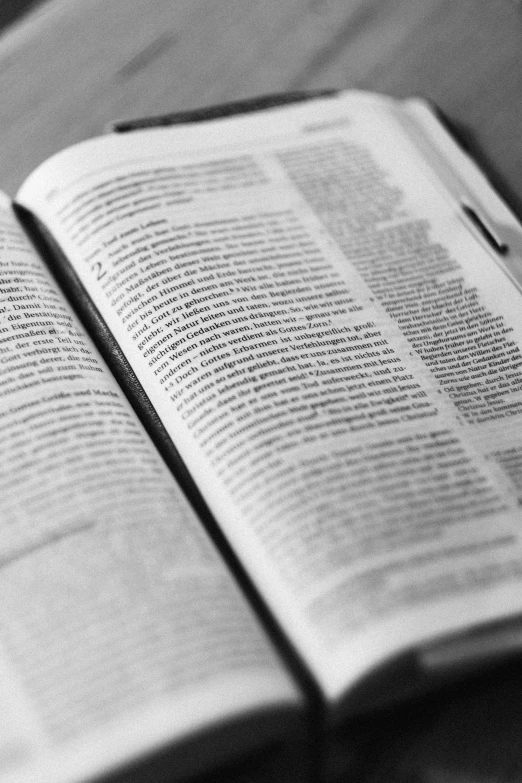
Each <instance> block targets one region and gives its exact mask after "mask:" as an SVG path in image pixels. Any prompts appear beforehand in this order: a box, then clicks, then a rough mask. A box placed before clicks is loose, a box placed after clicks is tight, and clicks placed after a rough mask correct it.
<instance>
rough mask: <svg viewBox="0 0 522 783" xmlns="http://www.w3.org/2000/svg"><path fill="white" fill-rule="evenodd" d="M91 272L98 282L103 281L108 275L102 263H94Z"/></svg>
mask: <svg viewBox="0 0 522 783" xmlns="http://www.w3.org/2000/svg"><path fill="white" fill-rule="evenodd" d="M91 272H92V273H93V274H94V276H95V277H96V280H103V278H104V277H105V275H106V274H107V270H106V269H104V268H103V266H102V262H101V261H94V263H92V264H91Z"/></svg>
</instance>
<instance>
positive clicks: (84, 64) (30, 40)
mask: <svg viewBox="0 0 522 783" xmlns="http://www.w3.org/2000/svg"><path fill="white" fill-rule="evenodd" d="M331 86H333V87H355V86H357V87H364V88H369V89H373V90H378V91H382V92H388V93H391V94H393V95H397V96H406V95H411V94H422V95H425V96H427V97H429V98H431V99H433V100H434V101H436V102H437V103H438V104H439V106H440V107H441V108H442V109H443V110H444V111H445V112H446V113H447V114H448V115H449V116H450V117H452V118H453V119H454V120H455V121H457V122H458V123H460V124H462V125H464V126H467V127H468V128H469V129H470V130H471V131H472V132H473V136H474V138H475V143H476V145H477V147H478V149H481V150H482V151H483V152H485V153H487V157H488V159H489V161H490V162H491V164H492V165H493V167H494V169H495V170H496V171H497V173H498V176H499V179H500V180H501V181H502V182H503V184H504V186H505V187H507V189H508V190H509V191H510V192H511V194H512V201H513V203H515V205H517V206H518V207H520V205H522V8H520V9H519V8H518V7H517V5H516V4H515V3H514V2H510V0H413V1H410V0H382V1H381V2H379V1H378V0H308V2H305V1H304V0H261V1H259V0H258V2H250V1H249V0H214V2H213V1H212V0H175V1H174V0H146V2H143V0H81V1H80V0H54V2H52V3H48V4H47V5H44V6H43V7H42V8H40V9H38V10H37V11H36V12H34V13H33V14H32V15H30V16H29V17H28V18H26V20H24V21H23V22H22V23H21V24H20V25H18V26H17V27H15V28H12V29H11V30H10V31H9V32H8V33H7V34H6V35H5V36H4V37H3V39H1V40H0V95H1V96H2V100H1V103H0V134H1V136H0V138H1V144H0V183H1V184H2V185H3V187H4V188H5V189H6V190H7V192H8V193H10V194H11V195H13V194H14V193H15V192H16V189H17V188H18V186H19V185H20V183H21V182H22V180H23V178H24V176H25V175H27V174H28V173H29V171H30V170H31V169H32V168H33V167H34V166H36V165H37V164H38V163H39V162H40V161H41V160H42V159H43V158H44V157H46V156H48V155H50V154H51V153H53V152H55V151H56V150H58V149H60V148H62V147H64V146H65V145H67V144H70V143H72V142H75V141H78V140H80V139H83V138H86V137H88V136H91V135H93V134H96V133H99V132H101V131H102V130H103V128H104V127H105V126H106V124H107V123H108V122H109V121H111V120H113V119H114V118H119V117H126V116H141V115H146V114H149V113H161V112H164V111H166V110H174V109H187V108H194V107H197V106H201V105H205V104H209V103H214V102H221V101H228V100H233V99H239V98H244V97H247V96H251V95H255V94H262V93H270V92H277V91H283V90H295V89H308V88H319V87H331ZM520 214H522V210H520ZM353 742H354V747H359V748H360V749H361V758H362V759H363V764H362V766H361V769H360V773H359V774H358V776H357V777H358V780H360V781H365V783H366V781H368V782H371V783H399V781H401V783H415V782H417V781H426V783H427V782H428V781H429V783H492V782H493V781H499V782H500V781H506V782H507V781H512V780H522V664H518V665H516V664H515V665H513V666H511V667H508V668H503V669H501V670H499V671H497V672H494V673H492V674H490V675H488V676H487V677H486V678H485V679H481V680H478V681H476V682H474V683H472V684H471V685H467V686H461V687H459V688H456V689H455V690H453V691H450V692H448V693H446V694H441V695H439V696H437V697H435V698H433V699H432V700H431V701H429V702H423V703H422V704H420V705H411V706H409V707H408V708H404V709H402V710H399V711H398V712H394V713H393V714H389V715H383V716H380V717H375V718H372V719H370V720H368V721H366V722H360V723H358V724H354V726H353Z"/></svg>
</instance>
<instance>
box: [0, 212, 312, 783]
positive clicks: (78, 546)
mask: <svg viewBox="0 0 522 783" xmlns="http://www.w3.org/2000/svg"><path fill="white" fill-rule="evenodd" d="M0 433H1V438H0V452H1V457H2V458H1V466H2V467H1V470H0V513H1V518H2V535H1V538H0V584H1V592H2V601H1V605H0V646H1V650H2V656H1V659H0V660H3V659H4V657H5V660H6V664H5V666H4V665H3V664H2V665H1V668H0V693H1V694H2V703H3V704H5V710H4V713H5V714H4V715H3V718H4V720H5V721H7V722H8V724H9V730H7V729H2V732H1V734H2V742H0V770H1V777H2V780H9V781H10V780H11V779H13V780H17V779H19V777H18V776H19V775H22V777H21V778H20V779H23V780H24V782H25V781H28V780H33V779H34V780H49V781H53V783H57V781H61V780H66V779H67V780H68V779H72V778H74V777H75V775H78V774H79V772H78V767H77V764H78V763H79V759H83V761H82V765H83V766H82V770H81V773H82V774H84V775H86V776H87V775H89V776H91V775H94V774H95V773H97V774H98V773H101V772H102V771H103V770H104V769H105V768H106V766H107V765H108V764H116V763H121V762H123V761H124V760H125V759H128V758H130V757H133V756H135V755H136V754H139V753H142V752H145V751H146V750H150V749H151V748H153V747H154V746H156V745H158V744H161V743H165V742H167V741H169V740H172V739H174V738H175V737H176V736H183V735H185V734H186V733H187V732H190V731H193V730H195V729H198V728H201V727H202V726H205V725H212V723H213V722H214V721H216V720H220V719H223V717H227V716H229V715H235V714H241V711H242V710H245V709H246V710H250V709H256V708H264V707H268V706H269V705H272V704H274V703H279V702H281V703H284V702H288V703H291V702H292V701H296V700H297V697H296V696H295V691H294V689H293V686H292V685H291V684H290V682H289V679H288V678H287V677H286V675H285V674H284V672H283V671H282V667H281V664H280V662H279V660H278V659H277V657H276V655H275V653H274V651H273V650H272V647H271V645H270V643H269V642H268V641H267V639H266V638H265V636H264V634H263V632H262V631H261V630H260V629H259V627H258V624H257V621H256V619H255V618H254V617H253V614H252V612H251V610H250V609H249V607H248V606H247V605H246V602H245V600H244V599H243V598H242V596H241V595H240V593H239V590H238V588H237V586H236V585H235V583H234V582H233V580H232V578H231V576H230V574H229V573H228V571H227V569H226V567H225V566H224V564H223V563H222V562H221V559H220V557H219V555H218V554H217V553H216V552H215V551H214V548H213V546H212V544H211V543H210V542H209V541H208V539H207V537H206V535H205V534H204V533H203V531H202V529H201V526H200V523H199V521H198V519H197V518H196V517H195V515H194V513H193V511H192V510H191V508H190V507H189V505H188V503H187V502H186V500H185V499H184V497H183V495H182V493H181V491H180V490H179V488H178V487H177V485H176V484H175V482H174V481H173V479H172V477H171V475H170V474H169V472H168V471H167V469H166V468H165V466H164V464H163V462H162V460H161V459H160V458H159V456H158V455H157V453H156V451H155V449H154V447H153V446H152V444H151V443H150V441H149V439H148V437H147V435H146V434H145V433H144V432H143V430H142V427H141V425H140V424H139V422H138V421H137V419H136V417H135V415H134V413H133V411H132V409H131V408H130V406H129V404H128V403H127V401H126V400H125V398H124V397H123V395H122V393H121V391H120V389H119V387H118V386H117V384H116V383H115V381H114V379H113V378H112V376H111V375H110V373H109V371H108V370H107V368H106V367H105V365H104V363H103V361H102V360H101V358H100V357H99V355H98V354H97V352H96V350H95V349H94V347H93V345H92V343H91V342H90V340H89V339H88V338H87V336H86V335H85V333H84V331H83V328H82V327H81V325H80V324H79V322H78V321H77V319H76V318H75V316H74V314H73V313H72V311H71V310H70V307H69V305H68V304H67V303H66V301H65V300H64V298H63V296H62V294H61V293H60V291H59V289H58V288H57V286H56V284H55V282H54V280H53V278H52V277H51V276H50V274H49V273H48V271H47V270H46V268H45V267H44V266H43V264H42V262H41V260H40V259H39V258H38V257H37V256H36V254H35V252H34V250H33V249H32V247H31V246H30V245H29V243H28V241H27V239H26V238H25V237H24V235H23V233H22V231H21V229H20V227H19V225H18V223H17V220H16V219H15V217H14V214H13V212H12V210H11V208H10V207H9V205H8V204H7V203H4V204H3V205H2V207H1V208H0ZM203 693H204V697H203ZM17 694H18V695H17ZM194 700H196V701H198V700H199V704H200V707H199V709H195V707H194ZM10 716H11V718H10ZM16 716H25V717H24V719H23V720H16V719H15V718H16ZM131 719H132V720H131ZM74 759H76V761H74ZM75 765H76V766H75ZM21 770H22V772H21ZM75 770H76V771H75ZM11 774H12V777H10V775H11Z"/></svg>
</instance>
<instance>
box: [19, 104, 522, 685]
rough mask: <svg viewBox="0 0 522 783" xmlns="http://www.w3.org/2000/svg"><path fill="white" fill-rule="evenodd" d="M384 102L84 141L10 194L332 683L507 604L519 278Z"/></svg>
mask: <svg viewBox="0 0 522 783" xmlns="http://www.w3.org/2000/svg"><path fill="white" fill-rule="evenodd" d="M387 105H388V104H387V103H386V102H385V101H382V102H379V101H377V100H376V99H373V98H368V97H364V96H360V95H357V94H356V95H352V96H348V97H344V98H335V99H331V98H330V99H328V100H325V101H321V102H314V103H313V104H311V105H309V106H307V105H304V106H303V105H301V106H296V107H292V108H289V109H285V110H274V111H271V112H267V113H266V114H262V115H260V116H255V117H252V116H250V117H242V118H238V119H236V120H223V121H219V122H215V123H210V124H208V125H203V126H199V125H198V126H192V127H190V128H179V129H178V128H173V129H169V130H164V131H163V130H158V131H152V132H143V133H136V134H135V135H131V136H124V137H117V138H108V139H101V140H99V141H96V142H90V143H89V144H87V145H82V146H80V147H79V148H78V149H77V150H70V151H68V152H65V153H64V154H63V155H61V156H58V157H57V158H55V159H53V160H52V161H51V162H50V163H49V164H48V165H44V166H43V167H42V168H41V169H40V170H39V171H38V172H37V173H36V174H35V175H34V176H33V177H32V178H31V179H30V180H29V182H28V183H27V184H26V186H25V187H24V188H23V190H22V192H21V194H20V201H21V202H22V203H25V204H26V205H27V206H29V207H30V208H31V209H33V210H34V211H35V212H36V213H37V214H38V215H39V216H40V217H41V218H42V219H43V220H44V221H45V222H46V223H47V224H48V226H50V228H51V229H52V231H53V232H54V234H55V236H56V238H57V239H58V241H59V242H60V244H61V245H62V247H63V249H64V250H65V252H66V253H67V254H68V256H69V258H70V259H71V261H72V263H73V264H74V266H75V268H76V270H77V272H78V274H79V276H80V278H81V279H82V281H83V282H84V285H85V286H86V288H87V289H88V290H89V292H90V293H91V296H92V297H93V298H94V300H95V301H96V303H97V306H98V308H99V309H100V311H101V312H102V314H103V315H104V317H105V318H106V320H107V323H108V324H109V326H110V328H111V329H112V331H113V333H114V334H115V336H116V338H117V340H118V341H119V343H120V345H121V346H122V348H123V350H124V351H125V352H126V354H127V356H128V357H129V360H130V361H131V363H132V364H133V367H134V368H135V371H136V373H137V375H138V377H139V378H140V380H141V382H142V384H143V386H144V388H145V389H146V391H147V393H148V394H149V396H150V398H151V400H152V401H153V404H154V406H155V407H156V409H157V411H158V412H159V413H160V415H161V417H162V419H163V422H164V424H165V426H166V427H167V429H168V430H169V432H170V434H171V436H172V438H173V439H174V441H175V443H176V445H177V446H178V448H179V449H180V451H181V453H182V454H183V457H184V459H185V461H186V463H187V465H188V466H189V468H190V470H191V471H192V474H193V475H194V477H195V479H196V481H197V483H198V484H199V486H200V487H201V488H202V490H203V492H204V494H205V497H206V498H207V500H208V501H209V503H210V505H211V507H212V509H213V511H214V513H215V515H216V517H217V519H218V520H219V522H220V524H221V525H222V527H223V529H224V530H225V531H226V533H227V535H228V536H229V538H230V540H231V541H232V543H233V545H234V546H235V547H236V549H237V551H238V552H239V555H240V557H241V558H242V560H243V561H244V562H245V563H246V564H247V567H248V568H249V570H250V571H251V573H252V574H253V576H254V578H255V580H256V582H257V583H258V585H259V586H260V587H261V589H262V591H263V593H264V595H265V596H266V597H267V600H268V601H269V603H270V605H271V607H272V610H273V611H274V613H275V614H276V615H277V616H278V617H279V619H280V621H281V622H282V624H283V626H284V627H285V628H286V629H287V630H288V632H289V633H290V635H291V637H292V638H293V640H294V641H295V642H296V643H297V645H298V647H299V648H300V649H301V650H302V651H303V654H304V655H305V657H306V658H307V660H308V662H309V664H310V665H311V667H312V668H313V670H314V671H315V672H316V674H317V675H318V677H319V678H320V680H321V682H322V684H323V686H324V688H325V690H326V691H327V692H328V693H330V694H331V695H338V694H339V693H340V692H341V691H342V690H343V689H344V688H345V687H346V686H347V684H349V683H350V682H352V681H354V680H355V679H356V678H357V677H358V676H360V675H361V674H362V673H363V672H364V671H365V670H366V669H367V668H368V666H371V665H373V664H374V663H377V662H378V661H379V660H382V659H383V658H384V657H386V656H387V655H390V654H392V653H393V652H395V651H397V650H400V649H403V648H404V647H408V646H409V645H411V644H414V643H416V642H419V641H421V640H424V639H427V638H430V637H431V636H433V635H437V634H439V633H443V632H445V631H449V630H454V629H456V628H458V627H459V626H461V625H466V624H470V623H473V622H478V621H483V620H488V619H490V618H492V617H495V616H498V615H499V614H509V613H512V612H515V611H518V610H519V609H520V606H521V601H522V591H521V584H520V574H521V572H522V569H521V566H522V564H521V560H520V555H521V551H520V541H519V529H520V511H519V508H518V500H517V482H518V486H520V484H521V483H522V482H521V481H520V478H519V472H518V471H519V469H518V467H517V466H518V459H517V446H516V444H517V441H518V440H519V434H520V428H521V427H522V419H521V415H520V411H521V410H522V396H521V393H520V392H521V389H522V370H521V368H522V354H521V352H520V345H522V330H521V328H520V326H519V318H518V311H519V308H520V300H519V294H518V293H517V292H516V291H515V289H514V288H513V286H512V285H511V283H510V282H509V281H508V280H507V278H506V277H505V276H503V275H502V273H501V272H500V271H499V269H498V268H497V267H496V265H495V264H494V263H492V258H491V255H490V253H489V251H488V249H487V248H486V247H485V246H484V244H483V243H481V242H480V241H478V240H477V237H476V236H475V235H474V234H473V233H472V232H470V230H469V227H468V226H467V225H466V224H465V223H464V222H463V220H462V217H461V215H460V213H458V211H457V210H456V208H455V204H454V203H453V202H452V201H451V199H450V198H449V197H448V195H447V194H443V193H441V190H440V188H438V187H436V186H435V185H434V184H433V176H432V175H431V173H430V174H428V173H426V171H425V162H424V161H423V159H422V157H421V156H420V154H419V152H418V150H417V149H416V148H415V147H414V146H413V145H412V144H411V142H410V141H409V139H408V138H407V136H406V135H405V134H404V133H403V132H402V130H401V129H400V128H399V126H398V125H397V123H396V122H395V120H394V119H393V117H392V115H391V113H389V112H388V110H387ZM249 139H251V141H249Z"/></svg>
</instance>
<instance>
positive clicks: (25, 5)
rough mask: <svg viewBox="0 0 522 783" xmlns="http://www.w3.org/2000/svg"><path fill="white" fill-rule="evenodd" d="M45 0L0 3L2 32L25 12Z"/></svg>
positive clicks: (5, 0)
mask: <svg viewBox="0 0 522 783" xmlns="http://www.w3.org/2000/svg"><path fill="white" fill-rule="evenodd" d="M42 1H43V0H2V2H1V3H0V30H1V29H3V28H4V27H7V25H9V24H11V23H12V22H14V21H15V20H16V19H18V18H19V17H20V16H22V15H23V14H24V13H25V11H28V10H29V9H30V8H34V6H36V5H38V4H39V3H41V2H42Z"/></svg>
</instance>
